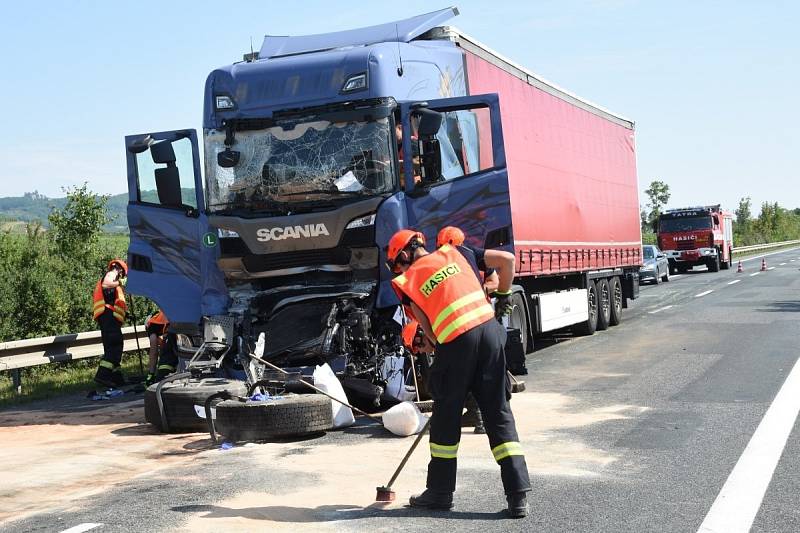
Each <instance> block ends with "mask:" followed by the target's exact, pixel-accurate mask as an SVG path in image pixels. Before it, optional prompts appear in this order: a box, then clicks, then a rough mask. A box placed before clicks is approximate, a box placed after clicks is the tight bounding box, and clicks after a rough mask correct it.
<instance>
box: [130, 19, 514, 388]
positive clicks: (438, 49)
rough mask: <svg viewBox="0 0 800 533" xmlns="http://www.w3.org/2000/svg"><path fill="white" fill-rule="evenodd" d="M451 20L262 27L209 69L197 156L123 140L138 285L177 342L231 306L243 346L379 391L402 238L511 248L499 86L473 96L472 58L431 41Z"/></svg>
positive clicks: (177, 141) (190, 147)
mask: <svg viewBox="0 0 800 533" xmlns="http://www.w3.org/2000/svg"><path fill="white" fill-rule="evenodd" d="M456 14H457V11H456V10H455V9H454V8H450V9H446V10H441V11H437V12H434V13H430V14H427V15H421V16H418V17H413V18H411V19H406V20H403V21H398V22H393V23H390V24H385V25H379V26H374V27H370V28H363V29H359V30H352V31H345V32H338V33H331V34H324V35H316V36H307V37H269V36H268V37H266V38H265V39H264V43H263V46H262V47H261V49H260V51H259V52H258V53H257V54H252V55H248V56H247V57H246V60H245V61H243V62H239V63H235V64H233V65H229V66H226V67H222V68H219V69H216V70H214V71H213V72H211V74H210V75H209V76H208V79H207V82H206V86H205V99H204V102H205V103H204V106H205V109H204V113H203V139H202V142H203V148H204V150H203V151H204V162H203V164H202V167H201V162H200V155H199V147H198V138H197V135H196V133H195V132H194V130H176V131H172V132H155V133H149V134H139V135H132V136H128V137H126V149H127V165H128V185H129V206H128V221H129V226H130V235H131V244H130V250H129V265H130V281H129V285H128V287H129V290H130V291H131V292H132V293H134V294H140V295H144V296H147V297H148V298H150V299H152V300H153V301H155V302H156V303H157V304H158V305H159V306H160V307H161V308H162V309H163V310H164V311H165V313H166V314H167V316H168V317H169V318H170V323H171V327H172V329H173V331H174V332H175V333H178V334H179V339H180V343H179V345H180V346H181V347H182V349H184V350H186V351H187V352H190V351H192V350H193V349H194V348H195V347H196V346H197V344H198V341H196V340H194V341H193V339H196V338H197V337H198V335H199V332H200V331H201V328H202V324H203V320H204V317H210V316H216V315H227V316H233V317H234V319H235V324H236V326H235V328H236V329H235V331H236V335H237V336H238V337H239V338H241V339H242V340H243V342H244V343H245V345H247V346H252V345H253V343H254V342H255V339H256V338H258V336H259V335H260V334H261V333H264V334H265V337H266V349H265V352H264V357H265V358H267V359H269V360H270V361H272V362H273V363H275V364H278V365H281V366H283V367H293V368H298V367H301V368H302V367H309V366H311V365H314V364H319V363H321V362H329V363H330V364H331V366H332V367H333V368H334V369H335V371H336V372H337V374H338V375H339V376H340V379H341V380H342V382H343V384H344V385H345V387H346V388H348V392H356V393H360V394H363V395H366V396H372V397H374V398H378V397H380V395H381V394H382V393H383V392H384V388H385V384H386V381H387V376H386V375H385V371H384V370H383V368H384V360H385V358H386V357H388V356H391V355H395V354H397V352H398V350H399V349H400V348H399V325H398V319H397V318H398V317H397V316H396V314H395V313H396V311H397V309H398V308H397V303H398V302H397V299H396V296H395V294H394V292H393V291H392V290H391V288H390V286H389V280H390V279H391V274H390V273H389V271H388V269H387V268H386V267H385V253H384V247H385V246H386V244H387V243H388V240H389V238H390V237H391V235H392V234H393V233H394V232H395V231H397V230H398V229H401V228H404V227H413V228H415V229H418V230H420V231H422V232H423V233H424V234H425V236H426V238H427V239H428V241H429V242H430V243H433V242H435V236H436V233H437V232H438V230H439V229H440V228H441V227H443V226H445V225H457V226H460V227H461V228H462V229H463V230H464V231H465V233H466V234H467V235H468V236H469V239H470V242H471V243H473V244H476V245H480V246H487V245H488V246H491V247H500V248H503V247H507V249H510V243H511V215H510V210H509V201H508V182H507V177H506V170H505V157H504V152H503V139H502V129H501V126H500V116H499V107H498V102H497V97H496V95H479V96H469V95H467V84H466V80H465V72H466V70H465V59H464V55H463V52H462V51H461V50H460V49H459V48H458V47H457V46H456V44H455V43H453V42H452V41H448V40H439V39H436V38H433V37H431V30H432V29H434V28H435V27H436V26H437V25H439V24H441V23H443V22H444V21H446V20H448V19H449V18H451V17H452V16H454V15H456ZM430 111H434V113H433V115H434V116H435V118H434V120H437V121H438V120H440V121H441V122H440V123H438V122H437V124H440V126H439V127H438V130H436V131H437V133H436V134H435V135H427V136H426V135H424V134H423V130H424V128H422V127H421V126H420V124H421V122H423V121H424V120H427V119H424V118H423V115H425V114H426V113H428V115H429V116H430V113H429V112H430ZM479 129H480V130H481V131H480V132H479ZM479 133H480V134H479ZM489 137H490V140H489V141H485V138H489ZM481 150H482V153H479V152H480V151H481ZM404 154H405V155H404ZM479 160H480V162H481V164H479V163H478V161H479ZM487 160H488V161H489V162H488V163H485V161H487ZM469 168H472V169H474V170H472V171H470V170H468V169H469Z"/></svg>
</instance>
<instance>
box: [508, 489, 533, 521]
mask: <svg viewBox="0 0 800 533" xmlns="http://www.w3.org/2000/svg"><path fill="white" fill-rule="evenodd" d="M506 501H507V502H508V514H509V516H510V517H511V518H525V517H526V516H528V493H527V492H514V493H512V494H506Z"/></svg>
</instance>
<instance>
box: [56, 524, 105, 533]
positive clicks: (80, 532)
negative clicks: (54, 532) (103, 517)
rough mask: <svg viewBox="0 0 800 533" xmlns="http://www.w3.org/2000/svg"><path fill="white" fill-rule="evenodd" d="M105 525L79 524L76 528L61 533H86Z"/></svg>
mask: <svg viewBox="0 0 800 533" xmlns="http://www.w3.org/2000/svg"><path fill="white" fill-rule="evenodd" d="M102 525H103V524H93V523H91V522H86V523H84V524H78V525H77V526H75V527H71V528H69V529H65V530H64V531H62V532H61V533H83V532H84V531H89V530H90V529H94V528H96V527H100V526H102Z"/></svg>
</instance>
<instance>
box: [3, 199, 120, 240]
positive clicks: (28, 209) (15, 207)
mask: <svg viewBox="0 0 800 533" xmlns="http://www.w3.org/2000/svg"><path fill="white" fill-rule="evenodd" d="M66 201H67V199H66V198H48V197H47V196H44V195H43V194H39V193H38V192H28V193H25V194H24V195H23V196H7V197H4V198H0V226H7V225H8V223H9V222H15V221H19V222H25V223H27V222H34V221H39V222H41V223H42V225H43V226H47V215H49V214H50V211H51V210H52V209H53V208H54V207H57V208H59V209H60V208H63V207H64V205H65V204H66ZM127 206H128V193H123V194H115V195H114V196H111V197H110V198H109V199H108V214H109V216H110V217H111V219H112V222H111V223H110V224H108V225H107V226H106V227H105V230H106V231H109V232H114V233H125V232H127V231H128V217H127V216H126V214H125V211H126V209H127ZM2 223H5V224H2Z"/></svg>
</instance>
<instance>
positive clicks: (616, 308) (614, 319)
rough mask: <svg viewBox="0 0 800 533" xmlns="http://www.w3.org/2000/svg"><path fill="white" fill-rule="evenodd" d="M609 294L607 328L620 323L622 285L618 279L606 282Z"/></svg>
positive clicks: (614, 278)
mask: <svg viewBox="0 0 800 533" xmlns="http://www.w3.org/2000/svg"><path fill="white" fill-rule="evenodd" d="M608 285H609V287H610V289H609V292H610V293H611V319H610V320H609V321H608V325H609V326H617V325H619V323H620V322H622V283H620V281H619V277H617V276H614V277H613V278H611V280H610V281H609V282H608Z"/></svg>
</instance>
